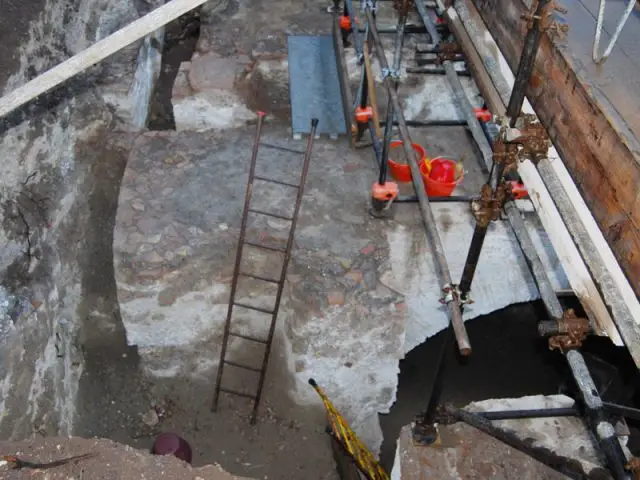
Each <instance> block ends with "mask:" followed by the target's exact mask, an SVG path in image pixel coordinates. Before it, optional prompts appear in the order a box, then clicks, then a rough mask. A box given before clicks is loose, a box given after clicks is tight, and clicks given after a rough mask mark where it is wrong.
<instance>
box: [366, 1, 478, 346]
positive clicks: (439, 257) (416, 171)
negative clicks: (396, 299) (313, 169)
mask: <svg viewBox="0 0 640 480" xmlns="http://www.w3.org/2000/svg"><path fill="white" fill-rule="evenodd" d="M365 13H366V15H367V20H368V21H369V28H370V29H369V34H370V36H371V38H372V40H373V44H374V46H375V52H376V57H377V58H378V63H379V65H380V67H381V68H382V69H383V70H388V68H389V64H388V62H387V57H386V56H385V53H384V45H383V44H382V40H381V39H380V35H378V31H377V29H376V25H375V23H374V22H373V20H372V18H371V12H370V11H366V12H365ZM384 83H385V87H386V88H387V93H388V95H389V97H390V98H391V101H392V104H393V109H394V110H395V112H396V113H395V115H396V118H397V120H398V130H399V131H400V136H401V138H402V146H403V148H404V152H405V155H406V157H407V158H408V159H413V158H415V152H414V150H413V142H412V140H411V134H410V133H409V129H408V128H407V125H406V123H405V121H404V115H403V113H402V109H401V105H400V99H399V98H398V92H396V91H395V88H394V85H393V80H392V79H391V78H389V77H386V78H385V79H384ZM409 168H410V169H411V176H412V181H413V185H414V187H415V191H416V194H417V195H418V198H419V199H420V203H419V205H420V213H421V215H422V220H423V222H424V226H425V233H426V235H427V238H428V240H429V243H430V245H431V253H432V255H433V259H434V263H435V264H436V271H437V273H438V277H439V280H440V282H441V283H442V287H443V288H444V287H445V286H446V285H451V282H452V279H451V271H450V270H449V265H448V263H447V257H446V255H445V252H444V246H443V244H442V240H441V239H440V234H439V233H438V229H437V226H436V220H435V217H434V215H433V212H432V211H431V208H430V207H429V198H428V197H427V194H426V192H425V191H424V187H423V185H422V179H421V174H420V167H419V166H418V164H417V162H415V161H409ZM447 306H448V309H449V314H450V320H451V322H452V323H453V327H454V330H455V336H456V341H457V344H458V349H459V350H460V353H461V354H462V355H463V356H467V355H470V354H471V342H470V341H469V335H468V334H467V329H466V328H465V326H464V322H463V321H462V314H461V313H460V302H459V299H458V298H457V297H456V296H455V295H454V296H453V298H452V299H451V301H450V302H447Z"/></svg>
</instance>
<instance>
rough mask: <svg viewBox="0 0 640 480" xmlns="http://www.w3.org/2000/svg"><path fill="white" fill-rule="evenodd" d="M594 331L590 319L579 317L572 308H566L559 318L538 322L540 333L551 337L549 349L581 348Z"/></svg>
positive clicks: (563, 350)
mask: <svg viewBox="0 0 640 480" xmlns="http://www.w3.org/2000/svg"><path fill="white" fill-rule="evenodd" d="M592 332H593V329H592V327H591V322H590V321H589V319H588V318H582V317H578V316H577V315H576V313H575V311H574V310H573V309H572V308H569V309H567V310H565V311H564V312H563V314H562V318H560V319H559V320H546V321H542V322H540V323H539V324H538V334H539V335H540V336H542V337H548V338H549V340H548V342H549V350H559V351H561V352H567V351H569V350H571V349H574V348H580V347H581V346H582V342H583V341H584V340H585V339H586V338H587V336H588V335H589V334H591V333H592Z"/></svg>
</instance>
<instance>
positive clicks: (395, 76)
mask: <svg viewBox="0 0 640 480" xmlns="http://www.w3.org/2000/svg"><path fill="white" fill-rule="evenodd" d="M385 78H391V79H392V80H395V81H396V82H397V81H398V80H400V73H399V72H398V70H396V69H395V68H383V69H382V79H383V80H384V79H385Z"/></svg>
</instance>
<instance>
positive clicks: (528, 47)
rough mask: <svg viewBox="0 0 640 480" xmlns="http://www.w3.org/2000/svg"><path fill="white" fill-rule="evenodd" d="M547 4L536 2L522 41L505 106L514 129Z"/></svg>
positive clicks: (538, 41) (531, 67)
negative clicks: (530, 23)
mask: <svg viewBox="0 0 640 480" xmlns="http://www.w3.org/2000/svg"><path fill="white" fill-rule="evenodd" d="M549 2H550V0H538V6H537V7H536V12H535V14H534V17H533V24H532V26H531V28H530V29H529V31H528V32H527V37H526V38H525V40H524V47H523V48H522V55H521V56H520V63H519V64H518V71H517V72H516V79H515V82H514V84H513V90H512V91H511V97H510V98H509V105H508V106H507V116H508V117H510V119H511V120H510V124H511V127H512V128H513V127H515V125H516V121H517V119H518V117H519V116H520V112H521V111H522V104H523V103H524V97H525V95H526V89H527V85H528V84H529V79H530V78H531V73H532V72H533V65H534V63H535V60H536V55H537V53H538V46H539V45H540V38H541V37H542V31H541V29H540V23H541V20H542V15H543V14H544V11H545V8H546V7H547V5H548V4H549Z"/></svg>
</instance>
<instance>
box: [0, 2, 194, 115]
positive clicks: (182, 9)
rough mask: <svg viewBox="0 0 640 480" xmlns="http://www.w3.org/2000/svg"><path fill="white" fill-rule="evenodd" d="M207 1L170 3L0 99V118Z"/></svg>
mask: <svg viewBox="0 0 640 480" xmlns="http://www.w3.org/2000/svg"><path fill="white" fill-rule="evenodd" d="M206 1H207V0H171V1H170V2H169V3H167V4H165V5H163V6H162V7H159V8H156V9H155V10H153V11H151V12H149V13H147V14H146V15H145V16H144V17H141V18H139V19H137V20H135V21H134V22H131V23H130V24H129V25H127V26H126V27H123V28H121V29H120V30H118V31H117V32H115V33H112V34H111V35H109V36H108V37H106V38H104V39H102V40H100V41H98V42H96V43H94V44H93V45H91V46H90V47H89V48H87V49H86V50H83V51H82V52H80V53H78V54H77V55H74V56H73V57H71V58H69V59H67V60H65V61H64V62H62V63H60V64H59V65H56V66H55V67H53V68H52V69H50V70H47V71H46V72H45V73H43V74H42V75H39V76H38V77H36V78H34V79H33V80H31V81H29V82H27V83H26V84H24V85H23V86H21V87H18V88H16V89H15V90H14V91H12V92H11V93H9V94H7V95H5V96H4V97H2V98H0V118H2V117H4V116H6V115H8V114H9V113H11V112H13V111H14V110H16V109H18V108H20V107H21V106H23V105H25V104H26V103H28V102H30V101H31V100H33V99H35V98H37V97H39V96H40V95H42V94H43V93H46V92H48V91H50V90H52V89H53V88H55V87H57V86H59V85H61V84H62V83H63V82H65V81H67V80H69V79H70V78H72V77H74V76H76V75H78V74H79V73H82V72H84V71H85V70H87V69H88V68H89V67H91V66H93V65H95V64H96V63H98V62H101V61H102V60H104V59H105V58H107V57H109V56H111V55H113V54H114V53H116V52H118V51H120V50H122V49H123V48H125V47H126V46H128V45H131V44H132V43H133V42H135V41H137V40H139V39H141V38H143V37H145V36H147V35H149V34H151V33H153V32H155V31H156V30H158V29H159V28H161V27H163V26H164V25H166V24H167V23H169V22H171V21H173V20H175V19H176V18H178V17H180V16H182V15H184V14H185V13H187V12H190V11H191V10H193V9H194V8H197V7H199V6H200V5H202V4H203V3H206Z"/></svg>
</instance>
